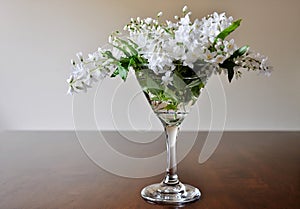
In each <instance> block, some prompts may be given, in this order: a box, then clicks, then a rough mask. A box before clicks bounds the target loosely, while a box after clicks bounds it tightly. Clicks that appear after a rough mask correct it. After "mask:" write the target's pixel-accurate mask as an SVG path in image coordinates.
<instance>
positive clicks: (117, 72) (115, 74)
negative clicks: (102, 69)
mask: <svg viewBox="0 0 300 209" xmlns="http://www.w3.org/2000/svg"><path fill="white" fill-rule="evenodd" d="M117 75H119V69H118V68H117V69H116V70H115V71H114V72H113V74H112V75H111V76H110V77H111V78H114V77H116V76H117Z"/></svg>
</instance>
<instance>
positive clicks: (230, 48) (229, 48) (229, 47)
mask: <svg viewBox="0 0 300 209" xmlns="http://www.w3.org/2000/svg"><path fill="white" fill-rule="evenodd" d="M223 43H224V46H225V48H224V51H225V52H227V53H228V54H230V55H232V54H233V52H235V51H236V50H237V46H236V45H235V44H234V40H233V39H231V40H230V41H226V40H225V41H224V42H223Z"/></svg>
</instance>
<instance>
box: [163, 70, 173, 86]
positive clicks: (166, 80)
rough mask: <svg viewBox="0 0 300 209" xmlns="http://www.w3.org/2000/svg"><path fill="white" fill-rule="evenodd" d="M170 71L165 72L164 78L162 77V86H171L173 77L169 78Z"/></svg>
mask: <svg viewBox="0 0 300 209" xmlns="http://www.w3.org/2000/svg"><path fill="white" fill-rule="evenodd" d="M171 73H172V72H171V71H167V72H166V73H165V75H164V76H162V78H161V80H162V84H164V85H169V84H171V85H172V81H173V77H171Z"/></svg>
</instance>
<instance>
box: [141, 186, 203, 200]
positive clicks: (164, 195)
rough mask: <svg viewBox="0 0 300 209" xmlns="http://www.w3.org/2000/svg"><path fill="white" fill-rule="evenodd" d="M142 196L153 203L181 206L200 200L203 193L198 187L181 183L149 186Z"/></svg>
mask: <svg viewBox="0 0 300 209" xmlns="http://www.w3.org/2000/svg"><path fill="white" fill-rule="evenodd" d="M141 195H142V197H143V198H144V199H145V200H147V201H150V202H152V203H159V204H175V205H180V204H184V203H189V202H193V201H196V200H198V199H199V198H200V196H201V193H200V191H199V189H197V188H196V187H193V186H191V185H188V184H182V183H180V182H179V183H177V184H175V185H168V184H165V183H159V184H152V185H149V186H147V187H145V188H144V189H143V190H142V192H141Z"/></svg>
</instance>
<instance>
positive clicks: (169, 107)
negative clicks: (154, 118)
mask: <svg viewBox="0 0 300 209" xmlns="http://www.w3.org/2000/svg"><path fill="white" fill-rule="evenodd" d="M164 109H166V110H175V111H176V110H177V105H174V104H168V105H167V106H166V107H165V108H164Z"/></svg>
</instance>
